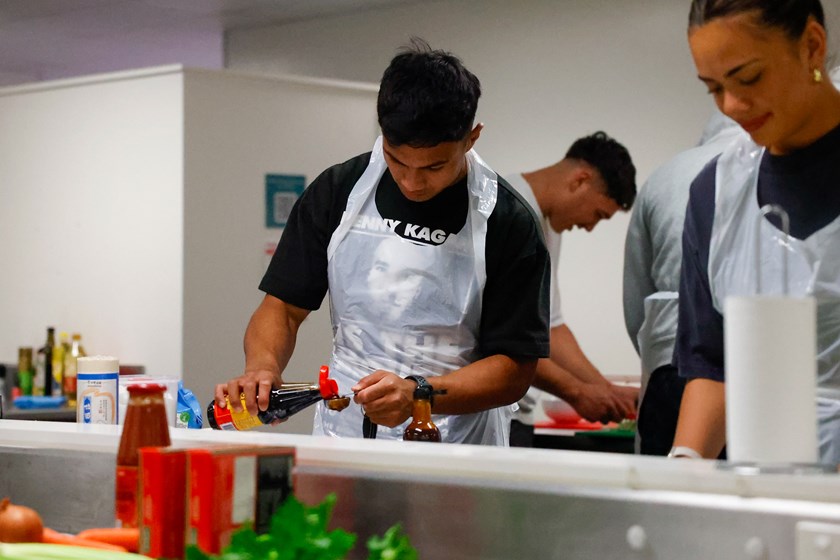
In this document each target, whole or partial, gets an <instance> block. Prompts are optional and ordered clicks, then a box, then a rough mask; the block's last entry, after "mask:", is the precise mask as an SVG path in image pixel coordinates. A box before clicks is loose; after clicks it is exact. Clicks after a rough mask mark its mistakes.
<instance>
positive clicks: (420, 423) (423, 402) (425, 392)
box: [403, 385, 440, 441]
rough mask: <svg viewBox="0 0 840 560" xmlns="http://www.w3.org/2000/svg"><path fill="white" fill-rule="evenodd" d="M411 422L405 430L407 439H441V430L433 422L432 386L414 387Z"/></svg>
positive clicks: (404, 435)
mask: <svg viewBox="0 0 840 560" xmlns="http://www.w3.org/2000/svg"><path fill="white" fill-rule="evenodd" d="M411 416H412V417H413V418H412V420H411V423H409V425H408V426H406V427H405V430H404V431H403V439H404V440H406V441H440V430H438V427H437V426H435V423H434V422H432V388H431V387H430V386H428V385H426V386H421V385H418V386H417V388H416V389H414V406H413V411H412V414H411Z"/></svg>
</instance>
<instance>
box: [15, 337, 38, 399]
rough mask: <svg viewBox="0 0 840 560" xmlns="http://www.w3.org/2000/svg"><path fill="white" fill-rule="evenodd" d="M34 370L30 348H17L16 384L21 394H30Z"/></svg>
mask: <svg viewBox="0 0 840 560" xmlns="http://www.w3.org/2000/svg"><path fill="white" fill-rule="evenodd" d="M34 377H35V372H34V370H33V369H32V348H31V347H29V346H25V347H22V348H18V371H17V386H18V389H20V394H21V395H26V396H29V395H31V394H32V383H33V378H34Z"/></svg>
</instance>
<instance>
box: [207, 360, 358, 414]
mask: <svg viewBox="0 0 840 560" xmlns="http://www.w3.org/2000/svg"><path fill="white" fill-rule="evenodd" d="M329 371H330V370H329V368H328V367H327V366H321V371H320V373H319V379H318V384H317V385H314V384H309V383H283V384H282V385H280V387H277V388H275V389H272V390H271V395H269V398H268V408H267V409H266V410H260V411H259V412H258V413H257V414H256V415H253V416H252V415H251V414H250V413H249V412H248V410H247V409H245V396H244V395H240V399H241V401H242V412H235V411H234V410H233V409H231V407H230V398H229V397H226V406H225V407H224V408H220V407H219V406H218V405H217V404H216V401H215V400H214V401H213V402H211V403H210V404H209V405H207V421H208V422H209V424H210V427H212V428H213V429H214V430H250V429H251V428H256V427H257V426H262V425H264V424H271V423H272V422H274V421H275V420H285V419H286V418H288V417H290V416H292V415H293V414H296V413H298V412H300V411H301V410H303V409H304V408H307V407H308V406H310V405H313V404H315V403H316V402H318V401H321V400H323V401H325V402H326V404H327V406H328V407H329V408H330V409H331V410H342V409H344V408H346V407H347V405H349V404H350V398H349V397H340V396H339V395H338V384H337V383H336V382H335V380H333V379H330V378H329Z"/></svg>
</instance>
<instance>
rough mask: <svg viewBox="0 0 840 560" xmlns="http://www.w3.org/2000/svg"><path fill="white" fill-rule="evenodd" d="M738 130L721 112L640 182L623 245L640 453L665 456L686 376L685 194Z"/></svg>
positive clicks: (626, 301) (670, 440)
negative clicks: (681, 330)
mask: <svg viewBox="0 0 840 560" xmlns="http://www.w3.org/2000/svg"><path fill="white" fill-rule="evenodd" d="M739 134H744V132H743V131H742V130H741V128H740V127H739V126H738V125H737V123H735V121H733V120H731V119H729V118H727V117H725V116H724V115H723V114H722V113H720V112H719V111H716V112H715V114H713V116H712V117H711V118H710V119H709V122H708V123H707V124H706V128H705V130H704V131H703V135H702V137H701V138H700V141H699V142H698V145H697V146H695V147H693V148H689V149H688V150H686V151H684V152H681V153H680V154H678V155H677V156H675V157H674V158H673V159H671V160H669V161H668V162H667V163H665V164H663V165H662V166H660V167H659V168H658V169H656V170H655V171H654V172H653V173H652V174H651V176H650V178H649V179H648V180H647V182H646V183H645V186H644V187H642V189H641V191H640V194H639V196H638V197H637V199H636V204H635V206H634V208H633V215H632V216H631V217H630V225H629V226H628V228H627V240H626V242H625V247H624V321H625V324H626V326H627V333H628V334H629V335H630V340H631V341H632V342H633V346H635V347H636V352H638V354H639V357H640V358H641V370H642V386H641V395H640V398H639V401H640V403H639V416H638V429H637V437H636V447H637V451H638V452H640V453H642V454H644V455H667V454H668V451H669V450H670V449H671V444H672V443H673V441H674V430H675V429H676V426H677V418H678V417H679V405H680V399H681V398H682V392H683V387H684V386H685V380H684V379H683V378H681V377H680V376H679V375H678V374H677V368H676V367H675V366H674V365H672V359H673V356H674V342H675V340H676V336H677V318H678V306H679V302H678V298H679V292H678V290H679V283H680V262H681V260H682V243H681V242H680V239H681V237H682V230H683V222H685V207H686V203H687V202H688V191H689V187H690V186H691V182H692V180H694V178H695V177H696V176H697V174H698V173H699V172H700V170H701V169H703V166H705V165H706V164H707V163H708V162H709V161H710V160H711V159H712V158H714V157H715V156H717V155H718V154H720V152H721V151H723V149H724V148H725V147H726V146H727V145H728V144H730V143H732V142H733V141H734V139H735V137H736V136H737V135H739Z"/></svg>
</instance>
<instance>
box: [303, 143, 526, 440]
mask: <svg viewBox="0 0 840 560" xmlns="http://www.w3.org/2000/svg"><path fill="white" fill-rule="evenodd" d="M467 162H468V166H469V171H468V176H467V186H468V190H469V210H468V213H467V221H466V224H465V226H464V227H463V228H462V229H461V231H460V232H458V233H453V234H449V235H448V236H447V234H446V233H445V232H443V231H439V230H438V231H429V230H428V229H425V228H424V227H422V226H417V225H415V224H406V228H407V230H408V231H410V232H411V235H413V236H415V237H416V238H418V239H426V240H428V239H432V240H435V241H437V242H440V241H442V240H444V239H445V241H443V243H441V244H439V245H426V244H419V243H414V242H411V241H409V240H407V239H404V238H402V237H400V236H399V235H397V234H396V233H394V229H395V228H396V226H397V225H398V224H395V223H393V221H392V220H385V219H383V218H382V216H381V215H380V214H379V211H378V210H377V208H376V200H375V198H376V197H375V193H376V187H377V185H378V184H379V180H380V178H381V177H382V175H383V174H384V173H385V170H386V169H387V167H386V164H385V160H384V156H383V153H382V138H381V137H380V138H379V139H377V141H376V144H375V145H374V147H373V153H372V154H371V159H370V163H369V165H368V167H367V169H366V170H365V172H364V173H363V174H362V176H361V177H360V178H359V180H358V182H357V183H356V185H355V186H354V187H353V190H352V191H351V193H350V196H349V198H348V200H347V207H346V209H345V212H344V215H343V216H342V220H341V224H340V225H339V226H338V228H336V230H335V232H334V233H333V235H332V238H331V239H330V243H329V246H328V249H327V258H328V271H329V285H330V313H331V318H332V325H333V353H332V358H331V363H330V371H331V374H332V377H334V378H335V379H336V381H337V382H338V384H339V390H340V392H341V393H342V394H344V393H349V392H350V388H351V387H352V386H353V385H355V384H356V383H357V382H358V381H359V380H360V379H361V378H363V377H365V376H366V375H368V374H370V373H372V372H373V371H375V370H377V369H382V370H385V371H391V372H394V373H396V374H397V375H399V376H401V377H405V376H407V375H411V374H416V375H423V376H426V377H434V376H436V375H443V374H446V373H449V372H452V371H454V370H456V369H459V368H461V367H464V366H466V365H468V364H470V363H472V362H474V361H476V359H477V346H478V332H479V324H480V320H481V298H482V293H483V290H484V285H485V281H486V267H485V260H484V255H485V253H484V248H485V239H486V233H487V219H488V218H489V216H490V214H491V213H492V211H493V208H494V207H495V205H496V195H497V190H498V182H497V176H496V173H495V172H493V171H492V170H491V169H490V168H489V167H487V165H486V164H485V163H484V162H483V161H482V160H481V159H480V158H479V157H478V155H477V154H476V153H475V152H473V151H470V152H469V153H468V154H467ZM511 413H512V412H511V407H502V408H497V409H491V410H487V411H484V412H480V413H476V414H464V415H434V416H433V421H434V422H435V424H437V426H438V428H439V429H440V432H441V440H442V441H445V442H454V443H475V444H488V445H507V443H508V433H509V429H510V427H509V425H510V416H511ZM362 418H363V416H362V411H361V407H358V406H350V407H349V408H347V409H345V410H343V411H341V412H336V411H331V410H329V409H327V408H326V407H318V409H317V411H316V414H315V428H314V433H315V434H316V435H330V436H336V437H361V436H362ZM404 428H405V424H403V425H402V426H397V427H395V428H391V429H389V428H386V427H384V426H379V429H378V432H377V436H376V437H377V438H381V439H401V438H402V432H403V430H404Z"/></svg>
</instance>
